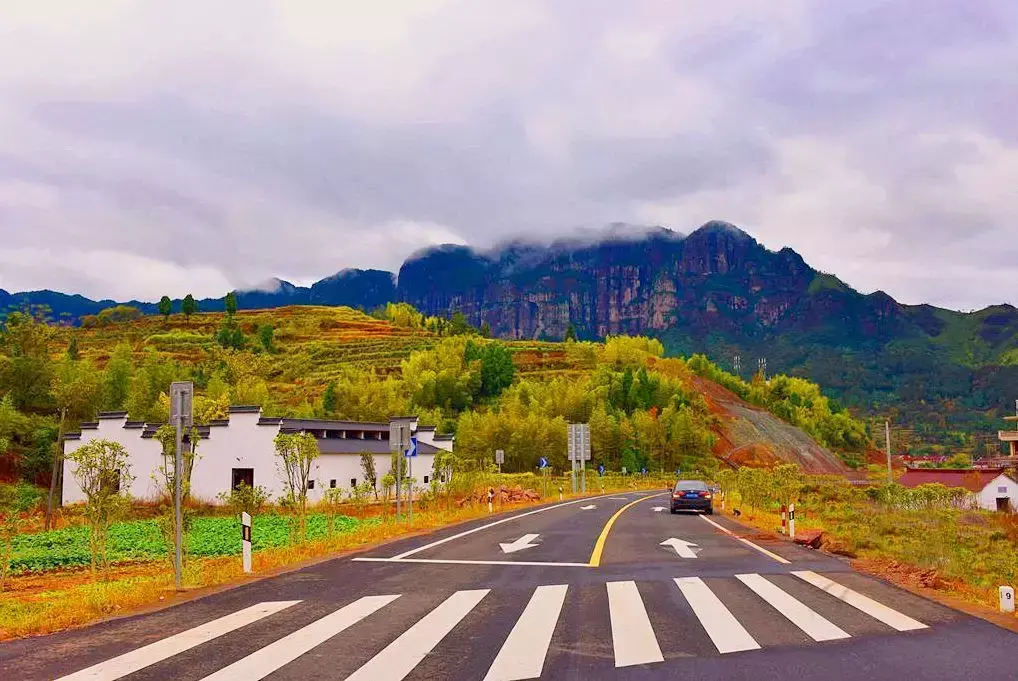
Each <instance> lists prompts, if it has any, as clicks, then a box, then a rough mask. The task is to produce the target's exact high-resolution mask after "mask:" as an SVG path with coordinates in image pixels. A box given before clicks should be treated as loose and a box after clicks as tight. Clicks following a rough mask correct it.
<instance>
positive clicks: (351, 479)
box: [350, 478, 357, 487]
mask: <svg viewBox="0 0 1018 681" xmlns="http://www.w3.org/2000/svg"><path fill="white" fill-rule="evenodd" d="M350 486H351V487H356V486H357V478H350Z"/></svg>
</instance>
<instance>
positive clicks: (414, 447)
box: [403, 437, 417, 458]
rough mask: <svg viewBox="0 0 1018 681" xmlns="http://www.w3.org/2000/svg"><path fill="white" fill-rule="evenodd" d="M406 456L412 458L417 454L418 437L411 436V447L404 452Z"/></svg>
mask: <svg viewBox="0 0 1018 681" xmlns="http://www.w3.org/2000/svg"><path fill="white" fill-rule="evenodd" d="M403 455H404V456H405V457H407V458H410V457H414V456H417V438H416V437H412V438H410V449H408V450H406V452H404V454H403Z"/></svg>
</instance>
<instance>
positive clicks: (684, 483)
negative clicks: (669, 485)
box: [675, 480, 707, 490]
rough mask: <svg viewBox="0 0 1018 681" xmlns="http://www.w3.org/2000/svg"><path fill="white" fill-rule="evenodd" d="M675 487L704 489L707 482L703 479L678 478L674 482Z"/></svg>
mask: <svg viewBox="0 0 1018 681" xmlns="http://www.w3.org/2000/svg"><path fill="white" fill-rule="evenodd" d="M675 489H696V490H705V489H707V483H705V482H704V481H703V480H679V481H678V482H677V483H675Z"/></svg>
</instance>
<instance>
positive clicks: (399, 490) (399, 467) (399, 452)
mask: <svg viewBox="0 0 1018 681" xmlns="http://www.w3.org/2000/svg"><path fill="white" fill-rule="evenodd" d="M402 471H403V428H402V427H400V429H399V445H398V448H397V449H396V522H400V521H401V520H403V516H402V510H401V509H400V501H399V500H400V498H401V497H402V496H403V477H402V476H401V475H400V473H401V472H402Z"/></svg>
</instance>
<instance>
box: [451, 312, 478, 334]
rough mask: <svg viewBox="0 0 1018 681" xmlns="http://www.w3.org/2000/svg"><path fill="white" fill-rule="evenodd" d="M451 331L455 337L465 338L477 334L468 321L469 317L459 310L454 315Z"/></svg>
mask: <svg viewBox="0 0 1018 681" xmlns="http://www.w3.org/2000/svg"><path fill="white" fill-rule="evenodd" d="M449 330H450V332H451V333H452V335H453V336H463V335H466V334H470V333H474V332H475V331H474V327H472V326H470V322H469V321H467V316H466V315H465V314H463V313H462V312H460V311H459V310H456V311H455V312H453V313H452V318H451V319H450V320H449Z"/></svg>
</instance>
